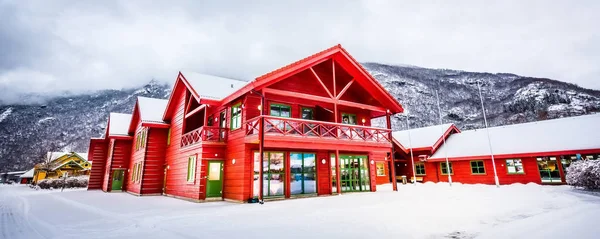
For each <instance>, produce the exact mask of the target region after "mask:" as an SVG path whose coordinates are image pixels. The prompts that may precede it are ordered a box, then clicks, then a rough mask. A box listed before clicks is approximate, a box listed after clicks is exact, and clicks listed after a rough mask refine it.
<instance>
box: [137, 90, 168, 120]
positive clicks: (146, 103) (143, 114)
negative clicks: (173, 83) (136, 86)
mask: <svg viewBox="0 0 600 239" xmlns="http://www.w3.org/2000/svg"><path fill="white" fill-rule="evenodd" d="M137 100H138V107H139V111H140V118H141V120H142V121H145V122H158V123H164V121H163V120H162V117H163V114H164V113H165V109H166V108H167V103H168V102H169V101H168V100H162V99H154V98H147V97H141V96H138V98H137Z"/></svg>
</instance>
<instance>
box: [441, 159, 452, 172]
mask: <svg viewBox="0 0 600 239" xmlns="http://www.w3.org/2000/svg"><path fill="white" fill-rule="evenodd" d="M444 164H446V162H440V174H441V175H448V169H446V173H444V167H443V166H442V165H444ZM448 164H449V166H450V167H449V169H450V175H454V168H453V167H452V162H448ZM446 168H448V167H446Z"/></svg>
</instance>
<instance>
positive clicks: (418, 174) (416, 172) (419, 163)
mask: <svg viewBox="0 0 600 239" xmlns="http://www.w3.org/2000/svg"><path fill="white" fill-rule="evenodd" d="M417 166H423V173H422V174H420V173H419V168H418V167H417ZM415 175H416V176H425V175H427V171H426V170H425V163H423V162H416V163H415Z"/></svg>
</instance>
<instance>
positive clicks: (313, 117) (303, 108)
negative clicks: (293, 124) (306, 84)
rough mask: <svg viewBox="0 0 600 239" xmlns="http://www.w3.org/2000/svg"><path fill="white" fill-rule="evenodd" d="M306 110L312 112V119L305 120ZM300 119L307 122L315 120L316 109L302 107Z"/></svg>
mask: <svg viewBox="0 0 600 239" xmlns="http://www.w3.org/2000/svg"><path fill="white" fill-rule="evenodd" d="M304 110H310V112H311V113H310V116H311V117H310V119H305V118H304V117H303V114H304ZM300 118H301V119H305V120H315V108H314V107H307V106H302V107H300Z"/></svg>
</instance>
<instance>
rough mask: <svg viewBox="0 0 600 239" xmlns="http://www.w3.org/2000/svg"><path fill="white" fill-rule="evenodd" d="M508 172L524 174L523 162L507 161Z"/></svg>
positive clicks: (518, 160)
mask: <svg viewBox="0 0 600 239" xmlns="http://www.w3.org/2000/svg"><path fill="white" fill-rule="evenodd" d="M506 170H507V172H508V173H509V174H524V173H525V171H524V170H523V162H521V159H507V160H506Z"/></svg>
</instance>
